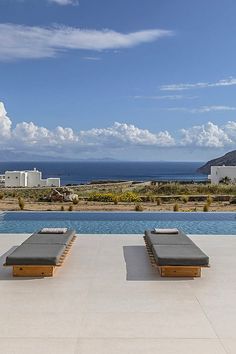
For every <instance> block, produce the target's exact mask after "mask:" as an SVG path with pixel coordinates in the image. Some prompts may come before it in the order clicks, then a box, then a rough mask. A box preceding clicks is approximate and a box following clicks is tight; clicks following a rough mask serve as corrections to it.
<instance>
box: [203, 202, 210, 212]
mask: <svg viewBox="0 0 236 354" xmlns="http://www.w3.org/2000/svg"><path fill="white" fill-rule="evenodd" d="M203 211H204V212H208V211H209V204H208V203H206V204H205V205H204V207H203Z"/></svg>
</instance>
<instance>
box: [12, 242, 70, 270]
mask: <svg viewBox="0 0 236 354" xmlns="http://www.w3.org/2000/svg"><path fill="white" fill-rule="evenodd" d="M65 248H66V246H64V245H48V244H44V245H42V244H22V245H21V246H19V247H17V248H16V249H15V250H14V251H13V252H12V253H11V254H10V255H9V256H7V258H6V265H56V264H58V262H59V260H60V257H61V255H62V254H63V252H64V251H65Z"/></svg>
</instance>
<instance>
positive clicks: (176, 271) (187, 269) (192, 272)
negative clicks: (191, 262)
mask: <svg viewBox="0 0 236 354" xmlns="http://www.w3.org/2000/svg"><path fill="white" fill-rule="evenodd" d="M143 238H144V242H145V244H146V248H147V253H148V255H149V259H150V262H151V265H152V266H153V267H155V268H157V269H158V271H159V273H160V276H161V277H192V278H197V277H201V268H208V267H207V266H177V265H176V266H175V265H173V266H172V265H166V266H161V265H158V263H157V262H156V260H155V257H154V255H153V252H152V250H151V247H150V246H149V244H148V243H147V239H146V236H144V237H143Z"/></svg>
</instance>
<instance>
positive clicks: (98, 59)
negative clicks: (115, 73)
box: [82, 57, 101, 61]
mask: <svg viewBox="0 0 236 354" xmlns="http://www.w3.org/2000/svg"><path fill="white" fill-rule="evenodd" d="M82 59H83V60H88V61H100V60H101V58H100V57H83V58H82Z"/></svg>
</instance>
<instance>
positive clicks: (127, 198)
mask: <svg viewBox="0 0 236 354" xmlns="http://www.w3.org/2000/svg"><path fill="white" fill-rule="evenodd" d="M120 201H121V202H129V203H139V202H140V201H141V198H140V197H139V196H138V194H137V193H134V192H125V193H122V194H121V195H120Z"/></svg>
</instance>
